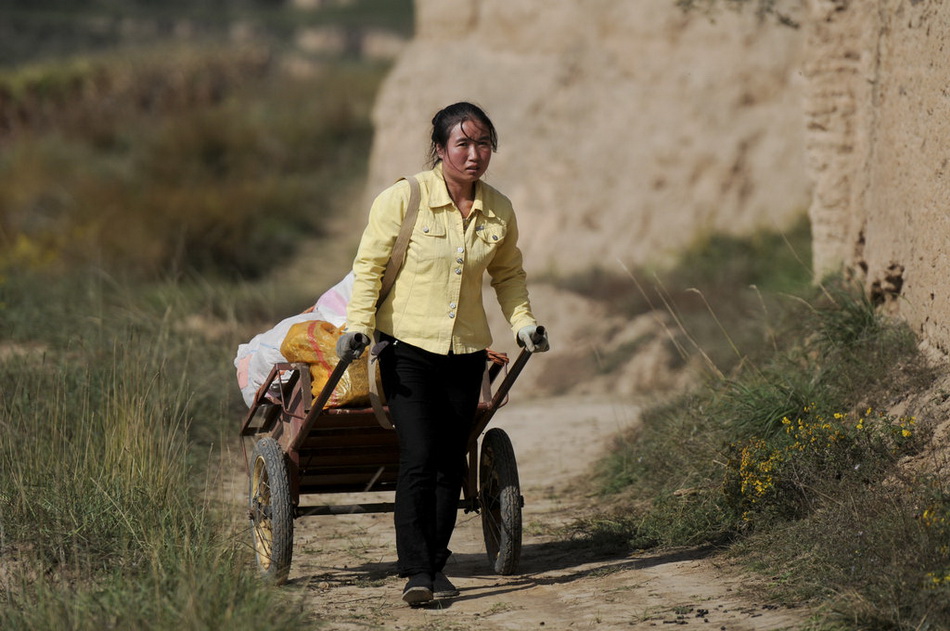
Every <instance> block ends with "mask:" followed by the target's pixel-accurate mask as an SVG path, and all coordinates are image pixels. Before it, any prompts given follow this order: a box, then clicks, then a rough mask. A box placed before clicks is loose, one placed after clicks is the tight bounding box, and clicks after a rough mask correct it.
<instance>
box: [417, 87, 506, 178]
mask: <svg viewBox="0 0 950 631" xmlns="http://www.w3.org/2000/svg"><path fill="white" fill-rule="evenodd" d="M470 120H475V121H478V122H479V123H481V124H482V125H484V126H485V128H486V129H488V137H489V140H490V141H491V148H492V151H498V133H497V132H496V131H495V126H494V125H493V124H492V122H491V119H489V118H488V115H487V114H486V113H485V112H483V111H482V108H480V107H478V106H477V105H472V104H471V103H466V102H464V101H462V102H460V103H453V104H452V105H449V106H447V107H443V108H442V109H441V110H439V112H438V113H437V114H436V115H435V116H433V117H432V138H431V141H432V142H431V144H430V145H429V166H435V165H436V164H438V162H439V154H438V152H437V151H436V148H437V147H445V145H446V144H447V143H448V142H449V135H450V134H451V133H452V130H453V129H454V128H455V126H456V125H458V124H459V123H464V122H465V121H470Z"/></svg>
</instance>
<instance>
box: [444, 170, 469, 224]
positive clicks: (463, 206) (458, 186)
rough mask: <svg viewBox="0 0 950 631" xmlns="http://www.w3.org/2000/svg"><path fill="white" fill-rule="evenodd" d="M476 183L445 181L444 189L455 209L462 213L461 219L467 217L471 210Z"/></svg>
mask: <svg viewBox="0 0 950 631" xmlns="http://www.w3.org/2000/svg"><path fill="white" fill-rule="evenodd" d="M475 185H476V182H457V181H453V180H450V179H448V178H446V179H445V188H446V189H447V190H448V192H449V197H451V198H452V201H453V202H455V207H456V208H458V209H459V210H460V211H461V212H462V216H463V217H468V214H469V213H470V212H471V210H472V204H473V203H474V202H475Z"/></svg>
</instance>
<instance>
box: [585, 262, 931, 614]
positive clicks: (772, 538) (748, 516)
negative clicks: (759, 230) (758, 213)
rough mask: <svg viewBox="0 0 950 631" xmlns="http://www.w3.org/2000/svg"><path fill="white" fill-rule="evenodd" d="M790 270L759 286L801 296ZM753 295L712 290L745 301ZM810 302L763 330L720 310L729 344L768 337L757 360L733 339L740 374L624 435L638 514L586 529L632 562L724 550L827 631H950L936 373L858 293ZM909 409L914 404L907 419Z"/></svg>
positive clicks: (831, 291)
mask: <svg viewBox="0 0 950 631" xmlns="http://www.w3.org/2000/svg"><path fill="white" fill-rule="evenodd" d="M718 249H719V248H718V247H716V248H713V250H718ZM728 251H729V248H728V247H726V248H724V249H723V250H722V251H721V252H712V253H708V252H699V253H695V254H694V257H695V256H699V258H700V259H703V258H704V257H706V256H713V257H714V258H722V257H726V258H728V257H729V254H728ZM748 251H749V246H748V244H740V245H739V247H738V248H737V253H738V256H737V258H738V259H739V260H740V263H739V266H740V268H741V267H743V266H745V265H753V266H755V267H756V269H755V270H754V271H750V272H749V273H755V274H762V273H763V268H768V265H767V264H762V265H757V264H756V263H755V260H756V258H755V257H754V256H751V257H747V256H746V255H747V252H748ZM688 260H689V257H688ZM742 261H745V262H742ZM722 267H727V268H728V265H725V266H718V268H722ZM691 268H693V264H690V265H683V266H681V267H679V268H677V270H674V271H673V273H672V274H671V276H672V277H675V278H679V280H678V281H676V282H677V283H682V284H685V283H690V285H692V284H693V281H692V279H684V278H683V277H681V276H678V274H682V273H685V272H683V271H680V270H688V269H691ZM704 268H705V266H702V267H699V268H698V269H704ZM776 272H779V273H780V274H779V275H780V278H779V279H773V280H770V279H769V278H767V277H763V276H760V277H759V278H758V279H757V281H756V283H757V284H758V285H760V286H761V287H768V286H778V287H786V288H788V282H787V280H786V279H787V278H788V276H789V275H788V271H787V270H776ZM736 274H737V275H738V276H740V277H741V276H742V272H741V269H740V270H738V271H737V272H736ZM700 276H702V272H701V273H700ZM708 280H709V279H703V278H699V279H698V280H697V281H695V285H693V286H696V285H699V284H700V283H701V282H708ZM657 285H658V286H660V285H661V283H659V282H658V283H657ZM662 286H663V287H671V286H672V287H676V286H678V285H675V284H671V283H670V281H664V282H662ZM738 290H739V288H738V287H736V286H734V287H733V289H732V290H730V289H729V287H724V286H722V285H720V287H719V289H718V290H717V292H719V293H715V292H710V294H709V295H714V296H716V298H717V299H718V300H719V301H720V302H722V301H726V302H731V303H733V304H737V303H739V302H741V301H742V300H744V299H745V298H743V297H741V296H738V295H737V294H736V292H737V291H738ZM663 291H666V295H668V296H669V295H674V292H673V291H671V290H663ZM795 294H796V295H786V296H785V297H780V296H771V297H770V296H768V295H764V292H763V296H762V300H763V301H764V302H765V303H766V304H767V305H768V307H767V308H766V309H762V310H760V311H759V314H760V315H759V316H757V317H756V318H755V319H752V320H750V319H748V318H747V317H746V316H743V315H742V312H741V310H740V311H737V312H735V313H733V314H730V315H729V316H728V317H723V316H721V315H720V314H719V312H718V311H716V310H711V312H710V313H707V316H706V317H714V316H715V317H716V319H717V321H716V324H715V327H711V329H712V328H715V329H719V330H720V335H726V334H728V333H729V332H731V331H733V330H735V329H736V328H748V329H754V330H755V332H756V335H755V336H752V337H748V336H747V337H745V338H741V339H745V340H749V341H751V340H754V339H755V337H756V336H758V339H759V348H758V349H753V350H752V352H749V353H745V352H742V351H741V350H738V349H740V348H741V347H742V345H741V344H736V343H735V340H736V339H740V336H736V337H735V338H731V339H730V340H729V341H728V343H727V344H725V346H727V347H730V348H733V351H734V353H735V355H736V357H737V359H736V361H733V362H732V363H731V365H730V366H728V369H727V370H717V371H710V377H709V379H708V381H707V382H706V383H705V384H703V386H702V387H700V388H697V389H695V390H694V391H692V392H689V393H687V394H684V395H683V396H681V397H678V398H677V399H675V400H672V401H667V402H665V403H662V404H658V405H657V406H655V407H654V408H653V409H651V410H650V411H648V412H647V413H646V414H645V416H644V418H643V423H642V426H641V427H639V428H637V429H635V430H633V431H631V432H630V433H628V434H626V435H623V436H619V437H618V438H617V439H616V441H615V446H614V448H613V449H612V450H611V452H610V453H609V455H608V456H607V457H606V458H605V460H604V461H603V462H601V463H600V469H599V479H600V481H601V487H602V489H603V492H604V493H605V494H607V495H612V496H613V497H614V501H615V502H619V505H620V506H622V507H623V508H622V509H619V510H618V512H617V514H615V515H614V514H608V515H603V516H597V517H594V518H591V519H589V520H585V521H584V522H579V523H578V524H576V525H575V528H576V529H577V531H578V532H579V533H581V534H582V536H584V537H586V538H588V539H590V540H592V541H596V540H612V541H617V540H621V541H623V542H624V544H625V546H626V548H627V549H644V548H656V547H661V548H662V547H668V546H681V545H708V544H714V545H719V546H724V547H726V548H727V549H728V550H730V551H732V553H733V554H735V555H736V556H737V557H738V558H740V559H743V560H745V561H746V562H748V563H750V564H751V565H752V566H753V567H757V568H759V570H760V571H762V572H763V573H765V575H766V576H768V577H775V578H774V579H773V580H771V581H770V584H769V592H770V595H771V597H772V598H775V599H778V600H786V601H788V600H790V601H795V602H798V601H801V600H810V601H812V602H815V603H818V602H821V603H824V608H823V611H824V613H823V614H822V617H821V620H822V622H820V623H816V624H817V625H818V627H816V628H836V627H837V626H838V625H841V628H874V629H937V628H946V627H947V626H948V625H950V607H947V605H946V603H947V602H948V601H947V598H946V595H947V590H950V573H948V570H950V525H948V524H950V512H948V509H950V469H948V468H947V464H948V463H947V462H946V459H945V458H943V457H941V456H939V455H935V452H934V451H933V449H932V438H931V436H932V432H933V429H934V427H935V423H936V421H937V420H938V419H935V418H927V417H920V418H918V417H917V416H915V415H917V414H919V413H921V412H923V413H925V414H926V412H927V411H928V410H935V409H938V408H937V407H935V406H937V405H939V403H940V397H939V396H937V398H936V399H934V400H922V398H921V393H926V392H928V391H929V389H930V388H931V387H932V384H933V383H934V380H935V377H936V372H935V368H934V367H932V366H931V365H930V364H928V362H927V361H926V360H925V359H924V358H923V357H922V356H921V355H920V353H919V351H918V350H917V340H916V338H915V336H914V335H913V333H912V332H911V331H909V330H908V328H907V327H906V325H904V324H902V323H901V322H898V321H892V320H889V319H888V318H886V317H885V316H883V315H882V314H880V313H878V312H877V311H876V310H875V308H874V305H873V304H872V303H871V301H870V300H869V299H868V298H867V297H866V295H865V294H864V293H863V292H861V291H860V290H858V289H856V288H854V287H851V286H849V285H848V284H847V283H844V282H842V281H836V280H834V279H829V280H827V281H826V282H825V283H823V284H822V285H821V286H820V287H816V288H808V286H807V285H806V284H802V285H801V286H800V287H799V288H798V289H797V290H796V291H795ZM671 304H673V303H672V301H670V302H668V303H666V307H667V308H671V307H670V305H671ZM672 308H674V309H676V308H680V309H681V307H678V306H677V305H674V306H673V307H672ZM761 314H768V318H767V319H766V318H763V317H762V315H761ZM679 321H680V322H681V323H685V322H688V321H689V319H688V318H685V317H680V318H679ZM684 328H685V327H684ZM686 333H687V334H688V333H689V332H688V331H687V332H686ZM746 333H748V331H746ZM693 339H696V340H703V339H704V338H702V337H700V336H694V338H693ZM747 343H748V342H744V343H743V344H747ZM700 348H702V347H700ZM945 398H946V396H944V399H945ZM915 401H916V403H914V402H915ZM897 402H904V404H903V407H907V406H908V405H909V406H910V409H908V410H903V408H901V409H902V412H901V413H899V414H898V413H895V412H890V411H889V410H890V409H891V408H892V406H894V404H895V403H897ZM908 402H910V403H908ZM922 459H923V461H922V462H923V464H921V463H920V461H921V460H922ZM909 462H917V463H918V464H916V465H913V466H911V465H909V464H908V463H909ZM805 542H807V544H806V543H805Z"/></svg>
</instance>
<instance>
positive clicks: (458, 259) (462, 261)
mask: <svg viewBox="0 0 950 631" xmlns="http://www.w3.org/2000/svg"><path fill="white" fill-rule="evenodd" d="M455 262H456V263H464V262H465V259H463V258H462V257H461V256H460V257H458V258H457V259H455Z"/></svg>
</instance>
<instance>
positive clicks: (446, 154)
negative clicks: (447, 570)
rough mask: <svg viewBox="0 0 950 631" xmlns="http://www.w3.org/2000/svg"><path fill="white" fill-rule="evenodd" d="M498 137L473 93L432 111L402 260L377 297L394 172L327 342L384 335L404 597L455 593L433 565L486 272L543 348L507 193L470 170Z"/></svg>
mask: <svg viewBox="0 0 950 631" xmlns="http://www.w3.org/2000/svg"><path fill="white" fill-rule="evenodd" d="M497 145H498V141H497V135H496V132H495V127H494V125H492V122H491V121H490V120H489V118H488V116H486V115H485V113H484V112H483V111H482V110H481V109H479V108H478V107H476V106H475V105H472V104H470V103H456V104H454V105H450V106H448V107H446V108H445V109H443V110H441V111H440V112H439V113H438V114H436V115H435V118H433V120H432V142H431V147H430V154H429V157H430V163H431V167H432V168H431V170H429V171H425V172H422V173H420V174H418V175H417V176H416V179H417V180H418V181H419V185H420V193H421V202H420V204H419V210H418V216H417V218H416V221H415V225H414V229H413V232H412V235H411V237H410V241H409V247H408V249H407V251H406V256H405V261H404V263H403V266H402V268H401V269H400V271H399V273H398V275H397V276H396V279H395V282H394V283H393V285H392V289H391V291H390V292H389V294H388V296H387V297H386V298H385V300H383V302H382V303H381V304H380V305H379V306H378V309H377V300H378V297H379V291H380V285H381V279H382V276H383V272H384V271H385V269H386V266H387V264H388V263H389V260H390V255H391V253H392V250H393V244H394V242H395V240H396V237H397V234H398V233H399V229H400V227H401V225H402V221H403V218H404V217H405V216H406V210H407V206H408V203H409V196H410V187H409V184H408V183H407V182H406V181H404V180H403V181H399V182H397V183H396V184H394V185H393V186H391V187H389V188H388V189H386V190H385V191H383V192H382V193H381V194H380V195H379V196H378V197H377V198H376V200H375V201H374V202H373V205H372V208H371V210H370V214H369V222H368V225H367V227H366V230H365V232H364V233H363V237H362V240H361V242H360V246H359V250H358V252H357V255H356V259H355V261H354V263H353V271H354V274H355V282H354V286H353V295H352V297H351V299H350V302H349V306H348V309H347V324H346V332H345V333H344V334H343V336H342V337H341V338H340V340H339V342H338V344H337V353H338V354H339V355H340V356H341V357H343V356H344V355H346V354H354V353H358V352H361V351H362V350H363V347H364V346H365V344H366V341H367V338H366V337H364V336H372V335H373V334H374V332H376V333H377V335H378V337H379V339H380V340H381V341H386V342H389V344H388V345H387V346H386V347H385V349H384V350H383V351H382V352H381V353H380V375H381V379H382V384H383V391H384V392H385V394H386V400H387V403H388V405H389V411H390V415H391V416H392V419H393V424H394V425H395V427H396V432H397V434H398V437H399V448H400V462H399V475H398V479H397V483H396V502H395V525H396V552H397V555H398V557H399V560H398V564H397V567H398V571H399V575H400V576H402V577H408V579H409V580H408V582H407V584H406V587H405V589H404V591H403V600H405V601H406V602H407V603H409V604H410V605H419V604H423V603H425V602H428V601H429V600H432V598H433V597H435V598H448V597H452V596H456V595H458V590H456V589H455V587H454V586H453V585H452V583H451V582H450V581H449V580H448V579H447V578H446V577H445V575H444V574H443V572H442V570H443V568H444V567H445V563H446V560H447V559H448V558H449V555H450V554H451V551H450V550H449V549H448V545H449V539H450V538H451V535H452V531H453V530H454V528H455V520H456V515H457V513H458V501H459V493H460V491H461V486H462V478H463V475H464V473H465V454H466V451H467V442H468V436H469V432H470V429H471V423H472V420H473V419H474V416H475V411H476V407H477V405H478V399H479V393H480V388H481V381H482V373H483V371H484V369H485V362H486V351H485V349H486V348H487V347H488V345H489V344H490V343H491V334H490V332H489V328H488V321H487V318H486V316H485V310H484V307H483V306H482V276H483V274H484V273H485V272H488V274H489V276H490V277H491V284H492V286H493V287H494V289H495V293H496V295H497V298H498V302H499V303H500V305H501V308H502V312H503V313H504V315H505V317H507V319H508V321H509V323H510V324H511V327H512V331H513V332H515V333H516V337H517V339H518V340H519V343H520V344H521V345H523V346H525V347H526V348H527V349H528V350H529V351H532V352H542V351H546V350H548V341H547V337H546V336H545V335H544V334H543V333H542V334H540V335H539V334H538V326H537V322H536V321H535V319H534V316H533V315H532V313H531V306H530V303H529V301H528V291H527V288H526V286H525V272H524V269H523V268H522V257H521V251H520V250H519V249H518V246H517V239H518V226H517V223H516V222H515V215H514V212H513V210H512V207H511V202H510V201H509V200H508V199H507V198H506V197H505V196H504V195H502V194H501V193H499V192H498V191H497V190H495V189H494V188H492V187H491V186H489V185H487V184H485V183H484V182H482V181H481V177H482V175H483V174H484V173H485V170H486V169H487V168H488V163H489V162H490V160H491V154H492V152H493V151H495V150H496V149H497ZM542 331H543V330H542Z"/></svg>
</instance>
